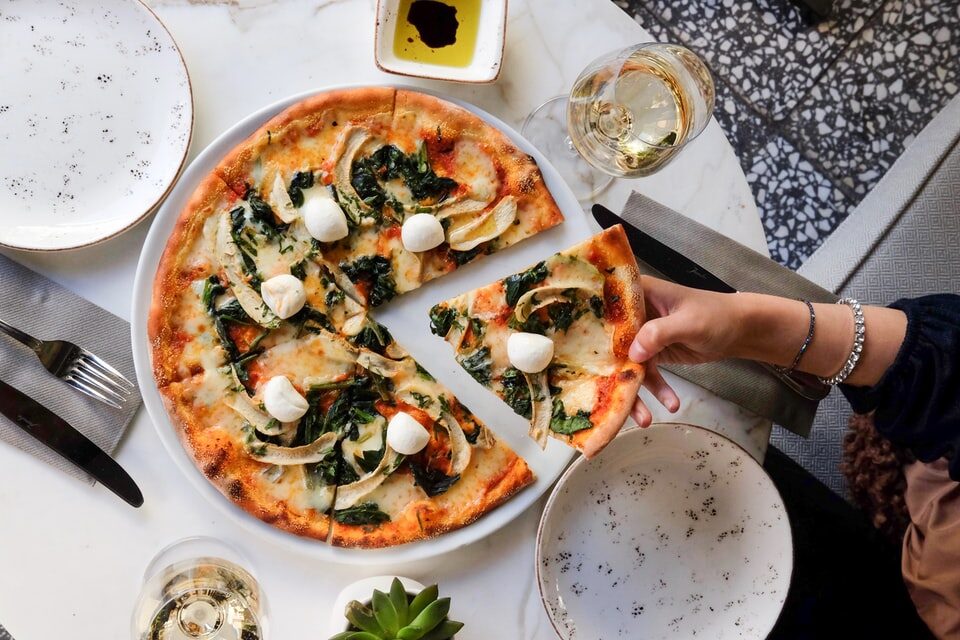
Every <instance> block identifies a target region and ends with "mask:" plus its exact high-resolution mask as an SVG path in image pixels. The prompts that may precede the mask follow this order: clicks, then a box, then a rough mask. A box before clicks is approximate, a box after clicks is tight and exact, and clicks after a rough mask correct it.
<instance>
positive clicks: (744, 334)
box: [730, 293, 810, 367]
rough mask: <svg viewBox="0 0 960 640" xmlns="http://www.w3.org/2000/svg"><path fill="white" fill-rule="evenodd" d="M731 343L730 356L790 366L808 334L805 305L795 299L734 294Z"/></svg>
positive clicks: (807, 312)
mask: <svg viewBox="0 0 960 640" xmlns="http://www.w3.org/2000/svg"><path fill="white" fill-rule="evenodd" d="M734 295H736V296H737V298H738V300H737V307H738V313H737V317H736V321H737V328H736V331H735V336H736V337H735V340H734V342H733V344H732V345H731V353H730V356H731V357H734V358H743V359H748V360H758V361H761V362H768V363H770V364H776V365H780V366H783V367H786V366H789V365H790V364H792V363H793V360H794V358H795V357H796V354H797V351H798V350H799V349H800V347H801V346H802V345H803V342H804V340H805V338H806V335H807V333H808V332H809V326H810V317H809V315H810V314H809V310H808V309H807V306H806V305H805V304H804V303H803V302H800V301H798V300H790V299H788V298H780V297H777V296H769V295H764V294H759V293H737V294H734Z"/></svg>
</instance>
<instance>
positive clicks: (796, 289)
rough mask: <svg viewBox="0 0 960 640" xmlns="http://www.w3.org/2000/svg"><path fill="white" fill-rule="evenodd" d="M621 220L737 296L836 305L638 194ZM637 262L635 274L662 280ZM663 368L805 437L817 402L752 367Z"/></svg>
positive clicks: (739, 363)
mask: <svg viewBox="0 0 960 640" xmlns="http://www.w3.org/2000/svg"><path fill="white" fill-rule="evenodd" d="M621 217H622V218H623V219H624V220H625V221H627V222H629V223H630V224H632V225H633V226H635V227H637V228H638V229H641V230H642V231H644V232H645V233H647V234H649V235H651V236H653V237H654V238H656V239H657V240H659V241H660V242H662V243H663V244H665V245H668V246H670V247H672V248H674V249H677V250H679V251H681V252H682V253H683V254H684V255H685V256H687V257H688V258H690V259H691V260H693V261H694V262H696V263H697V264H699V265H700V266H702V267H704V268H705V269H707V270H708V271H710V272H711V273H713V274H714V275H716V276H717V277H719V278H720V279H721V280H723V281H724V282H726V283H727V284H729V285H730V286H732V287H734V288H736V289H737V290H738V291H751V292H755V293H768V294H773V295H779V296H785V297H788V298H798V299H803V300H810V301H812V302H836V300H837V296H836V295H834V294H833V293H831V292H829V291H827V290H826V289H824V288H822V287H820V286H818V285H816V284H814V283H813V282H810V281H809V280H807V279H806V278H804V277H803V276H799V275H797V274H796V273H794V272H793V271H791V270H790V269H787V268H786V267H784V266H782V265H780V264H777V263H776V262H774V261H773V260H771V259H770V258H768V257H766V256H764V255H762V254H760V253H757V252H756V251H754V250H753V249H751V248H749V247H746V246H744V245H742V244H740V243H739V242H736V241H735V240H731V239H730V238H728V237H726V236H725V235H723V234H721V233H717V232H716V231H714V230H713V229H710V228H709V227H706V226H704V225H702V224H700V223H699V222H696V221H694V220H691V219H690V218H687V217H686V216H683V215H681V214H679V213H677V212H676V211H673V210H672V209H670V208H668V207H665V206H663V205H662V204H660V203H658V202H655V201H653V200H651V199H650V198H647V197H645V196H642V195H640V194H639V193H633V194H632V195H631V196H630V198H629V200H627V204H626V205H625V206H624V209H623V213H622V214H621ZM638 259H639V260H640V270H641V271H642V272H644V273H646V274H648V275H655V276H658V277H661V278H662V277H664V276H663V274H660V273H658V272H657V271H656V270H654V269H653V268H651V267H650V266H649V265H647V264H645V263H643V261H642V256H638ZM664 369H666V370H667V371H671V372H673V373H675V374H677V375H678V376H680V377H681V378H685V379H687V380H689V381H691V382H693V383H695V384H697V385H699V386H701V387H703V388H705V389H707V390H709V391H712V392H713V393H715V394H716V395H718V396H720V397H721V398H725V399H727V400H730V401H731V402H734V403H735V404H738V405H740V406H741V407H744V408H745V409H749V410H750V411H752V412H753V413H756V414H757V415H760V416H763V417H766V418H770V419H771V420H773V421H774V422H776V423H778V424H780V425H782V426H784V427H786V428H787V429H789V430H790V431H793V432H794V433H797V434H799V435H802V436H807V435H809V433H810V427H811V426H812V425H813V418H814V416H815V415H816V412H817V404H818V403H817V402H814V401H812V400H808V399H806V398H804V397H802V396H800V395H798V394H796V393H795V392H794V391H792V390H791V389H790V388H789V387H788V386H786V385H785V384H784V383H783V382H781V381H780V380H779V379H778V378H777V377H776V376H775V375H773V374H771V373H770V372H769V371H767V370H766V369H764V368H763V367H760V366H759V365H757V364H756V363H754V362H749V361H746V360H735V359H730V360H724V361H722V362H711V363H708V364H701V365H695V366H694V365H669V366H665V367H664Z"/></svg>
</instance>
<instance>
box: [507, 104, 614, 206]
mask: <svg viewBox="0 0 960 640" xmlns="http://www.w3.org/2000/svg"><path fill="white" fill-rule="evenodd" d="M520 134H521V135H522V136H523V137H524V138H526V139H527V140H529V141H530V143H531V144H533V146H535V147H536V148H537V149H539V150H540V151H541V152H542V153H543V155H545V156H546V157H547V160H549V161H550V164H552V165H553V167H554V168H555V169H556V170H557V172H558V173H559V174H560V177H562V178H563V180H564V182H566V183H567V185H568V186H569V187H570V189H571V190H572V191H573V195H575V196H576V197H577V200H579V201H581V202H587V201H590V200H592V199H593V198H595V197H596V196H598V195H599V194H600V193H602V192H603V190H604V189H606V188H607V187H608V186H610V183H611V182H613V178H612V177H611V176H610V175H609V174H606V173H604V172H602V171H600V170H598V169H596V168H594V167H593V166H592V165H591V164H590V163H588V162H587V161H586V160H584V159H583V158H582V157H581V156H580V154H579V153H578V152H577V150H576V148H575V147H574V146H573V142H571V141H570V135H569V133H567V96H557V97H555V98H550V99H549V100H547V101H546V102H544V103H543V104H542V105H540V106H539V107H537V108H536V109H534V110H533V111H531V112H530V115H528V116H527V119H526V120H524V121H523V126H522V127H521V129H520Z"/></svg>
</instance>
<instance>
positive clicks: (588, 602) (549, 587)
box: [537, 424, 793, 640]
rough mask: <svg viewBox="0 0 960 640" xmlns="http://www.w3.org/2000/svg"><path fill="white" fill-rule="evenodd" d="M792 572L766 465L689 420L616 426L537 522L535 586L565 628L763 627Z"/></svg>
mask: <svg viewBox="0 0 960 640" xmlns="http://www.w3.org/2000/svg"><path fill="white" fill-rule="evenodd" d="M792 572H793V540H792V535H791V532H790V524H789V521H788V520H787V514H786V510H785V508H784V506H783V500H781V498H780V494H779V493H778V492H777V489H776V487H774V485H773V482H772V481H771V480H770V478H769V476H767V474H766V472H765V471H764V470H763V468H762V467H761V466H760V465H759V464H757V462H756V461H755V460H754V459H753V458H751V457H750V455H749V454H747V453H746V452H745V451H743V449H741V448H740V447H738V446H737V445H736V444H734V443H733V442H731V441H730V440H727V439H726V438H724V437H722V436H720V435H718V434H716V433H714V432H712V431H708V430H706V429H702V428H700V427H693V426H688V425H681V424H660V425H655V426H653V427H650V428H649V429H637V428H634V429H630V430H628V431H624V432H622V433H621V434H620V435H619V436H618V437H617V439H616V440H614V441H613V442H612V443H611V444H610V446H608V447H607V448H606V449H605V450H604V451H603V453H602V454H601V455H600V456H598V457H597V458H596V459H594V460H593V461H590V462H589V463H587V462H585V460H584V459H580V460H578V461H577V462H575V463H574V464H572V465H571V466H570V468H569V469H568V470H567V472H566V473H565V474H564V475H563V478H561V480H560V482H559V483H558V484H557V488H556V489H555V490H554V492H553V494H552V495H551V496H550V500H549V501H548V502H547V506H546V509H544V512H543V517H542V519H541V521H540V530H539V532H538V534H537V577H538V583H539V586H540V596H541V598H542V600H543V604H544V607H545V608H546V610H547V615H548V616H549V617H550V620H551V622H552V623H553V626H554V628H555V629H556V631H557V634H558V635H559V636H560V637H561V638H563V639H564V640H574V639H576V640H585V639H589V638H644V640H656V639H658V638H691V637H697V638H710V639H711V640H724V639H725V638H765V637H767V634H768V633H769V631H770V630H771V629H772V628H773V625H774V624H775V623H776V621H777V617H778V616H779V615H780V610H781V609H782V608H783V602H784V600H785V598H786V596H787V589H788V587H789V586H790V576H791V574H792Z"/></svg>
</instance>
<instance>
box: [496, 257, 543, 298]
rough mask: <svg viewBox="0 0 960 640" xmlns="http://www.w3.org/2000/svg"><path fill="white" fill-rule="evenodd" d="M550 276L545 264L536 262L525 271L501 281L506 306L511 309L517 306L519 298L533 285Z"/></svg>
mask: <svg viewBox="0 0 960 640" xmlns="http://www.w3.org/2000/svg"><path fill="white" fill-rule="evenodd" d="M548 275H550V271H549V269H547V263H546V262H538V263H537V264H535V265H534V266H532V267H530V268H529V269H527V270H526V271H523V272H521V273H515V274H514V275H512V276H508V277H507V278H505V279H504V280H503V286H504V288H505V290H506V291H505V293H506V300H507V304H508V305H510V306H511V307H512V306H514V305H515V304H517V301H518V300H520V297H521V296H522V295H523V294H525V293H526V292H527V291H529V290H530V289H532V288H533V285H535V284H537V283H539V282H543V281H544V280H546V279H547V276H548Z"/></svg>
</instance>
